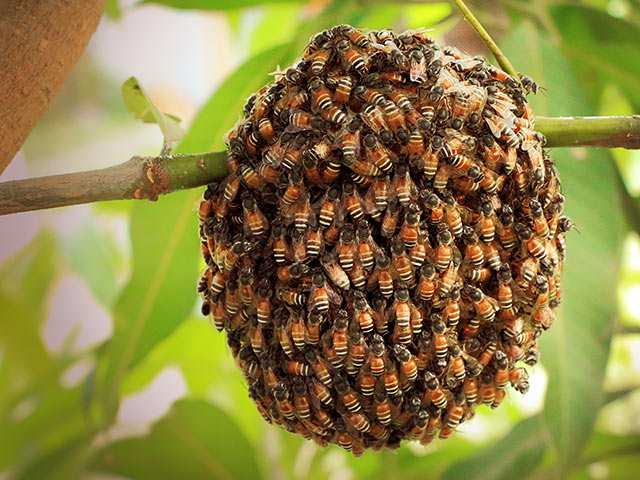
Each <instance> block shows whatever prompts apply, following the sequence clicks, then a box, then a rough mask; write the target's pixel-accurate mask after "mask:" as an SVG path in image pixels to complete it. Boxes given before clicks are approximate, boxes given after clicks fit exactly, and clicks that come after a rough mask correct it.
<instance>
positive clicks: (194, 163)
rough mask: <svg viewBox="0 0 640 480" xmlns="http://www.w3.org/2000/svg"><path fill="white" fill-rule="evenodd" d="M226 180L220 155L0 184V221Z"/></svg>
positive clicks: (146, 160)
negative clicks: (16, 215)
mask: <svg viewBox="0 0 640 480" xmlns="http://www.w3.org/2000/svg"><path fill="white" fill-rule="evenodd" d="M224 175H226V154H225V153H224V152H216V153H204V154H196V155H167V156H161V157H133V158H131V159H130V160H129V161H127V162H125V163H121V164H120V165H114V166H113V167H108V168H103V169H100V170H89V171H86V172H75V173H67V174H63V175H51V176H48V177H40V178H30V179H26V180H14V181H10V182H4V183H0V215H7V214H11V213H18V212H28V211H30V210H42V209H46V208H56V207H65V206H69V205H78V204H81V203H92V202H100V201H103V200H123V199H138V200H142V199H148V200H156V199H157V198H158V196H160V195H163V194H165V193H169V192H173V191H176V190H182V189H185V188H193V187H198V186H201V185H206V184H208V183H210V182H212V181H214V180H215V179H216V178H221V177H223V176H224Z"/></svg>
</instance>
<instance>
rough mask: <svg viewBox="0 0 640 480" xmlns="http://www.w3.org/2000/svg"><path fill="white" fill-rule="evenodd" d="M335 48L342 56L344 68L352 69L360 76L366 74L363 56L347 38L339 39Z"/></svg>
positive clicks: (365, 63)
mask: <svg viewBox="0 0 640 480" xmlns="http://www.w3.org/2000/svg"><path fill="white" fill-rule="evenodd" d="M336 49H337V50H338V52H339V54H340V55H341V56H342V59H343V61H344V63H345V69H346V70H353V71H355V72H356V73H358V74H359V75H360V76H364V75H366V73H367V62H366V59H365V57H364V56H363V55H362V54H361V53H360V52H358V50H357V49H356V48H354V47H353V45H351V43H350V42H349V41H348V40H341V41H339V42H338V43H337V44H336ZM312 71H313V70H312Z"/></svg>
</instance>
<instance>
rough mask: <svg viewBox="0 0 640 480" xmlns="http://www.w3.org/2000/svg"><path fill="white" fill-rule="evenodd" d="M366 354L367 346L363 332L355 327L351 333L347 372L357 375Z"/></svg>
mask: <svg viewBox="0 0 640 480" xmlns="http://www.w3.org/2000/svg"><path fill="white" fill-rule="evenodd" d="M366 355H367V347H366V344H365V342H364V338H363V336H362V333H361V332H360V331H358V330H355V329H354V330H352V331H351V332H350V333H349V353H348V356H347V373H348V374H349V375H355V374H357V373H358V372H359V371H360V369H361V368H362V365H364V362H365V359H366Z"/></svg>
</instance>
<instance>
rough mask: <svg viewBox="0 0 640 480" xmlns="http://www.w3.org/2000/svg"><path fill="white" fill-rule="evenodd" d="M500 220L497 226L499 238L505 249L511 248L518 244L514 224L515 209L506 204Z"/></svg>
mask: <svg viewBox="0 0 640 480" xmlns="http://www.w3.org/2000/svg"><path fill="white" fill-rule="evenodd" d="M498 219H499V222H498V225H497V226H496V228H497V231H498V239H499V240H500V244H501V245H502V247H503V248H504V249H505V250H511V249H513V248H514V247H515V246H516V243H517V241H518V238H517V236H516V233H515V230H514V228H513V225H514V216H513V210H512V209H511V207H509V206H508V205H504V206H503V207H502V210H501V211H500V215H499V217H498Z"/></svg>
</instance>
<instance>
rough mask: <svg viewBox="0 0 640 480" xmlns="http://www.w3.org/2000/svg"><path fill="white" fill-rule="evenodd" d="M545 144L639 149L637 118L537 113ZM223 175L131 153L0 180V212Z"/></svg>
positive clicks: (129, 194) (213, 163)
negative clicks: (123, 158) (103, 163)
mask: <svg viewBox="0 0 640 480" xmlns="http://www.w3.org/2000/svg"><path fill="white" fill-rule="evenodd" d="M536 129H537V130H538V131H540V132H541V133H542V134H544V135H545V136H546V137H547V147H565V146H580V145H584V146H601V147H622V148H640V117H638V116H633V117H566V118H548V117H538V118H537V120H536ZM226 173H227V167H226V154H225V152H212V153H202V154H196V155H166V156H158V157H133V158H132V159H131V160H129V161H127V162H125V163H122V164H120V165H115V166H113V167H109V168H104V169H101V170H90V171H88V172H77V173H69V174H64V175H53V176H50V177H41V178H31V179H26V180H14V181H10V182H4V183H0V215H7V214H10V213H18V212H27V211H30V210H42V209H45V208H56V207H64V206H67V205H77V204H80V203H92V202H99V201H103V200H122V199H149V200H156V199H157V198H158V196H159V195H163V194H166V193H170V192H173V191H175V190H182V189H185V188H194V187H199V186H202V185H207V184H208V183H211V182H213V181H215V180H217V179H220V178H222V177H224V176H225V175H226Z"/></svg>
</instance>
